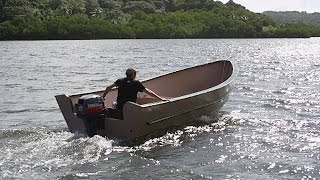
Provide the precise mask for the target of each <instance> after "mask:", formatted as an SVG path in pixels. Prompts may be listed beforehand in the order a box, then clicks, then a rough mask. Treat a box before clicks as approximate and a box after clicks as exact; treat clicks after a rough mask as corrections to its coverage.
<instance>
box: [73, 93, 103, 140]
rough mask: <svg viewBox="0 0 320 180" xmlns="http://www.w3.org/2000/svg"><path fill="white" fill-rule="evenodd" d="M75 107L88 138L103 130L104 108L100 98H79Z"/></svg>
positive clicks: (86, 96) (93, 96) (92, 95)
mask: <svg viewBox="0 0 320 180" xmlns="http://www.w3.org/2000/svg"><path fill="white" fill-rule="evenodd" d="M75 107H76V113H77V116H78V117H79V118H80V119H81V120H82V121H83V122H84V124H85V126H86V130H87V134H88V135H89V136H94V135H95V134H97V129H104V119H105V113H106V108H105V105H104V101H103V98H102V97H101V96H98V95H94V94H90V95H84V96H81V97H80V98H79V100H78V103H77V104H76V105H75Z"/></svg>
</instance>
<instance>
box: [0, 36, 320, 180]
mask: <svg viewBox="0 0 320 180" xmlns="http://www.w3.org/2000/svg"><path fill="white" fill-rule="evenodd" d="M0 47H1V48H0V55H1V56H0V61H1V64H0V77H1V79H0V82H1V83H0V87H1V88H0V92H1V98H0V102H1V106H0V128H1V129H0V152H1V153H0V178H1V179H88V178H89V179H319V178H320V110H319V109H320V91H319V89H320V71H319V70H320V51H319V47H320V39H319V38H311V39H234V40H233V39H219V40H96V41H32V42H30V41H22V42H21V41H14V42H5V41H2V42H0ZM217 59H231V60H234V61H235V62H236V63H237V64H238V66H239V73H238V77H237V79H236V81H235V89H234V91H233V93H232V95H231V97H230V99H229V101H228V102H227V103H226V104H225V106H224V107H223V108H222V109H221V112H220V113H219V116H218V117H203V118H202V119H203V121H206V122H207V123H206V124H204V125H201V126H188V127H186V128H184V129H178V130H175V131H172V132H168V133H167V134H166V135H164V136H162V137H159V138H154V139H149V140H147V141H146V142H145V143H143V144H141V145H139V146H135V147H124V146H120V145H118V144H117V142H114V141H113V140H111V139H104V138H102V137H100V136H95V137H93V138H88V137H85V136H81V135H74V134H71V133H69V132H68V129H67V126H66V124H65V122H64V119H63V117H62V115H61V113H60V110H59V109H58V106H57V104H56V102H55V99H54V95H57V94H61V93H66V94H72V93H80V92H87V91H95V90H101V89H103V88H104V87H105V86H106V85H107V84H110V83H112V82H113V81H114V80H116V79H117V78H118V77H122V76H123V74H124V73H123V72H124V70H125V69H126V68H128V67H134V68H136V69H138V71H139V72H138V78H139V79H148V78H151V77H155V76H158V75H160V74H165V73H168V72H172V71H175V70H178V69H183V68H186V67H191V66H194V65H199V64H203V63H206V62H212V61H215V60H217ZM216 118H218V122H216Z"/></svg>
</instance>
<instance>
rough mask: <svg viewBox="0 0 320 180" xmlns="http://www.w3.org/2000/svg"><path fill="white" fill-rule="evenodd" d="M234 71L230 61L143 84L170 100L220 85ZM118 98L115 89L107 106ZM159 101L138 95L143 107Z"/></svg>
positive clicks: (100, 93)
mask: <svg viewBox="0 0 320 180" xmlns="http://www.w3.org/2000/svg"><path fill="white" fill-rule="evenodd" d="M232 71H233V67H232V64H231V62H230V61H217V62H214V63H210V64H205V65H201V66H197V67H193V68H188V69H185V70H182V71H177V72H173V73H170V74H166V75H163V76H159V77H156V78H153V79H150V80H147V81H143V82H142V84H143V85H144V86H145V87H147V88H148V89H150V90H152V91H153V92H155V93H157V94H158V95H159V96H161V97H163V98H166V99H170V98H175V97H180V96H183V95H187V94H191V93H195V92H199V91H202V90H205V89H208V88H211V87H214V86H216V85H219V84H220V83H222V82H224V81H226V80H227V79H228V78H229V77H230V76H231V74H232ZM95 94H99V95H102V94H103V91H99V92H95ZM82 95H83V94H82ZM80 96H81V95H74V96H71V100H72V103H73V104H76V103H77V101H78V98H79V97H80ZM116 98H117V89H116V88H115V89H113V90H111V91H110V92H109V93H108V94H107V96H106V97H105V104H106V106H107V107H112V103H113V102H115V101H116ZM157 101H158V99H155V98H153V97H150V96H148V95H147V94H145V93H138V99H137V103H138V104H141V105H142V104H147V103H153V102H157Z"/></svg>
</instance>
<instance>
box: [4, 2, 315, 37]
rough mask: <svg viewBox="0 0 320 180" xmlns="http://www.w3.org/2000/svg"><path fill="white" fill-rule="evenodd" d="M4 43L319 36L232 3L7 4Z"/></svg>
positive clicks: (300, 27)
mask: <svg viewBox="0 0 320 180" xmlns="http://www.w3.org/2000/svg"><path fill="white" fill-rule="evenodd" d="M0 2H1V3H0V40H13V39H106V38H258V37H260V38H264V37H310V36H311V35H313V36H319V35H320V32H319V30H318V29H319V28H318V29H317V28H314V27H313V26H306V25H303V24H298V25H297V24H295V25H290V24H277V23H275V22H274V21H273V20H271V19H270V18H268V17H267V16H265V15H263V14H258V13H253V12H250V11H248V10H247V9H245V7H243V6H241V5H239V4H236V3H234V2H233V1H232V0H231V1H229V2H228V3H226V4H223V3H221V2H220V1H212V0H145V1H129V0H2V1H0Z"/></svg>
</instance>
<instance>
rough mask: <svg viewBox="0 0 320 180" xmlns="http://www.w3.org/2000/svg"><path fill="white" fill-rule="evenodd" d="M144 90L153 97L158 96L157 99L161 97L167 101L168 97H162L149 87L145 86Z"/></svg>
mask: <svg viewBox="0 0 320 180" xmlns="http://www.w3.org/2000/svg"><path fill="white" fill-rule="evenodd" d="M143 92H145V93H146V94H148V95H150V96H152V97H155V98H157V99H159V100H161V101H167V99H165V98H162V97H160V96H159V95H158V94H156V93H154V92H153V91H151V90H150V89H148V88H145V89H144V91H143Z"/></svg>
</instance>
